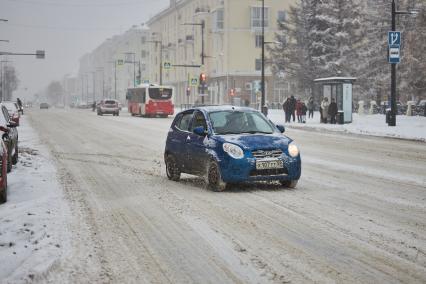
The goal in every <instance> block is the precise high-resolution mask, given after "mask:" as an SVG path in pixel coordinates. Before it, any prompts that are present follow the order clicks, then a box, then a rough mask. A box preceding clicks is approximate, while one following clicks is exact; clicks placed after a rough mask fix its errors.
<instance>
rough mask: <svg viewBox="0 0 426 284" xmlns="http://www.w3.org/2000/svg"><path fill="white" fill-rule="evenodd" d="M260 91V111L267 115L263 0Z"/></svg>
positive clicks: (263, 0)
mask: <svg viewBox="0 0 426 284" xmlns="http://www.w3.org/2000/svg"><path fill="white" fill-rule="evenodd" d="M260 91H261V92H262V98H261V100H260V109H261V110H262V113H263V114H264V115H266V112H267V110H266V108H265V107H264V106H265V0H262V79H261V86H260Z"/></svg>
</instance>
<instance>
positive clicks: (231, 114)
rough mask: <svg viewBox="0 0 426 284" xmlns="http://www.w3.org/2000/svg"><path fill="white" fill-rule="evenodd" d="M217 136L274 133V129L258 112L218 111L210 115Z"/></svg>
mask: <svg viewBox="0 0 426 284" xmlns="http://www.w3.org/2000/svg"><path fill="white" fill-rule="evenodd" d="M209 116H210V121H211V123H212V127H213V132H214V133H215V134H219V135H221V134H242V133H251V134H255V133H266V134H271V133H273V132H274V130H275V129H274V127H273V125H271V124H270V123H269V122H268V121H267V120H266V119H265V118H264V117H263V116H262V115H261V114H260V113H258V112H254V111H253V112H243V111H232V110H227V111H216V112H211V113H209Z"/></svg>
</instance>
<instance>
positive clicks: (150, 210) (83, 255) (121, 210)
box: [0, 110, 426, 283]
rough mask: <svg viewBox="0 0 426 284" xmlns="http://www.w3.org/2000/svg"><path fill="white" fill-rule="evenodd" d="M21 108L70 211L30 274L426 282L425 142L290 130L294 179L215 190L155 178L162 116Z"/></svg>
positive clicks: (140, 279)
mask: <svg viewBox="0 0 426 284" xmlns="http://www.w3.org/2000/svg"><path fill="white" fill-rule="evenodd" d="M28 120H30V121H31V124H32V126H33V128H34V129H35V130H36V131H37V132H38V134H39V136H40V139H41V141H42V143H43V144H46V145H47V146H48V149H49V151H50V153H51V155H52V156H53V160H54V162H55V163H56V166H57V171H58V177H59V179H60V183H61V184H62V185H63V191H64V193H63V195H64V199H65V201H66V203H67V206H69V208H70V210H71V215H72V218H68V219H69V220H68V219H66V220H67V221H66V224H64V225H63V227H64V228H66V230H67V231H69V232H71V241H70V249H69V252H68V253H65V254H62V255H59V256H57V258H58V260H57V261H56V263H55V265H54V266H53V267H51V268H50V269H49V270H48V271H47V272H45V273H44V274H43V275H41V276H40V275H36V276H37V278H36V279H40V280H41V281H42V282H56V283H59V282H60V283H66V282H69V283H81V282H85V283H95V282H102V283H103V282H113V283H127V282H132V283H188V282H190V283H235V282H237V283H238V282H247V283H289V282H291V283H309V282H316V283H318V282H320V283H333V282H337V283H399V282H402V283H425V282H426V175H425V171H426V143H423V142H414V141H403V140H394V139H384V138H373V137H360V136H352V135H340V134H333V133H319V132H312V131H304V130H297V129H288V130H287V135H289V136H290V137H292V138H293V139H295V140H296V142H297V143H298V145H299V146H300V148H301V151H302V160H303V170H302V178H301V180H300V182H299V184H298V186H297V188H296V189H294V190H287V189H282V188H280V187H279V186H278V185H266V184H260V185H259V184H258V185H241V186H237V187H235V188H234V189H233V190H230V191H225V192H222V193H215V192H211V191H208V190H207V189H206V188H205V185H204V181H203V180H202V179H201V178H196V177H192V176H184V177H183V178H182V180H181V181H180V182H179V183H176V182H172V181H169V180H168V179H167V178H166V175H165V168H164V164H163V158H162V157H163V149H164V143H165V137H166V134H167V131H168V128H169V126H170V123H171V119H146V118H137V117H130V116H129V115H127V114H126V113H123V114H122V115H121V116H120V117H112V116H103V117H99V116H96V115H95V114H94V113H92V112H89V111H87V110H85V111H84V110H48V111H39V110H33V111H32V112H31V113H30V114H29V118H28ZM2 261H3V260H2ZM22 269H26V268H22ZM0 270H1V268H0ZM22 273H23V274H25V273H26V271H22Z"/></svg>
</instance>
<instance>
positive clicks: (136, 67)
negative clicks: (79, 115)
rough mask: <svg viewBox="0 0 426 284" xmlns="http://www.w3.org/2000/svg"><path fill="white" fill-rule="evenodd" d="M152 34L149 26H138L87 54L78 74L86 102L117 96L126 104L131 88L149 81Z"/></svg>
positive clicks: (82, 60)
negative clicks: (149, 54)
mask: <svg viewBox="0 0 426 284" xmlns="http://www.w3.org/2000/svg"><path fill="white" fill-rule="evenodd" d="M148 35H149V32H148V30H147V29H146V28H144V27H142V28H138V27H136V26H134V27H132V28H131V29H130V30H128V31H126V32H125V33H123V34H120V35H116V36H113V37H112V38H109V39H107V40H105V41H104V42H103V43H102V44H101V45H99V46H98V47H97V48H96V49H95V50H94V51H93V52H91V53H89V54H86V55H84V56H83V57H82V58H81V59H80V70H79V75H78V77H79V78H80V92H81V98H82V101H84V102H91V101H93V100H99V99H101V98H116V99H118V100H120V101H121V102H123V103H124V102H125V97H126V90H127V88H129V87H133V86H135V85H137V84H139V82H140V81H142V82H143V81H146V80H148V79H147V77H148V75H147V68H146V66H147V64H146V59H147V55H148V52H147V49H146V47H147V45H146V39H147V37H148ZM139 73H140V74H139Z"/></svg>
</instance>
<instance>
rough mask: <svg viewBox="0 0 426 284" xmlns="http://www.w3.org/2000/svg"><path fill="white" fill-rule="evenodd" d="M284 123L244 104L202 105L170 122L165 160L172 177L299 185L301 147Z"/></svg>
mask: <svg viewBox="0 0 426 284" xmlns="http://www.w3.org/2000/svg"><path fill="white" fill-rule="evenodd" d="M283 132H284V126H275V125H274V124H273V123H272V122H271V121H270V120H268V119H267V118H266V117H265V116H264V115H263V114H261V113H260V112H258V111H256V110H254V109H251V108H243V107H233V106H216V107H213V106H210V107H197V108H193V109H189V110H185V111H183V112H181V113H179V114H178V115H177V116H176V118H175V119H174V121H173V123H172V126H171V127H170V130H169V133H168V136H167V141H166V148H165V152H164V159H165V164H166V173H167V177H168V178H169V179H171V180H174V181H178V180H179V179H180V175H181V173H187V174H193V175H198V176H206V178H207V182H208V187H209V188H210V189H212V190H214V191H222V190H224V189H225V188H226V185H227V184H232V183H239V182H247V181H248V182H251V181H274V180H276V181H280V182H281V184H282V185H283V186H286V187H291V188H293V187H295V186H296V184H297V181H298V180H299V178H300V174H301V159H300V154H299V149H298V148H297V146H296V145H295V143H294V142H293V140H291V139H290V138H288V137H287V136H285V135H283Z"/></svg>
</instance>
